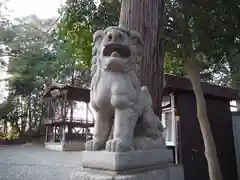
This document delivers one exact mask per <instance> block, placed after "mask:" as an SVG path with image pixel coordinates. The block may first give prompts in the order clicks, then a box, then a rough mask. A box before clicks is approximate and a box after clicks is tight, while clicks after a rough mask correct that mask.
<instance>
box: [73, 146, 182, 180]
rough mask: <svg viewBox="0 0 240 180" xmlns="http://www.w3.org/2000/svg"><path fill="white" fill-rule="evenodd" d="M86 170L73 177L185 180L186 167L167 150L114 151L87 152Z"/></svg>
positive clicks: (77, 179) (89, 179) (78, 179)
mask: <svg viewBox="0 0 240 180" xmlns="http://www.w3.org/2000/svg"><path fill="white" fill-rule="evenodd" d="M82 165H83V170H82V171H80V172H75V173H73V174H72V176H71V180H184V176H183V169H182V167H181V166H179V165H174V164H173V158H172V152H171V151H170V150H167V149H158V150H144V151H131V152H124V153H114V152H107V151H96V152H93V151H84V152H83V154H82Z"/></svg>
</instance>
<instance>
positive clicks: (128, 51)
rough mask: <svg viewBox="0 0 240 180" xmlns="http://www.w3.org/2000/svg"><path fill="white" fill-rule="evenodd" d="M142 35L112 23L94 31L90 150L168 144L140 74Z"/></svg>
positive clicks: (158, 146) (156, 146)
mask: <svg viewBox="0 0 240 180" xmlns="http://www.w3.org/2000/svg"><path fill="white" fill-rule="evenodd" d="M142 47H143V43H142V39H141V35H140V34H139V33H137V32H133V31H129V30H126V29H124V28H121V27H108V28H106V29H105V30H99V31H97V32H96V33H95V34H94V35H93V51H92V52H93V54H92V55H93V58H92V68H91V69H92V81H91V92H90V103H91V106H92V107H93V109H94V110H95V114H96V117H95V125H94V135H93V139H92V140H90V141H87V143H86V150H89V151H96V150H103V149H105V150H107V151H112V152H123V151H130V150H136V149H155V148H162V147H165V139H164V137H163V135H162V131H163V128H162V124H161V122H160V120H159V118H158V117H157V116H156V115H155V114H154V112H153V110H152V107H151V106H152V99H151V96H150V94H149V92H148V88H147V87H146V86H142V87H141V82H140V80H139V79H138V77H137V75H136V71H137V70H138V69H137V68H138V65H139V61H137V59H138V58H139V53H140V52H141V51H142Z"/></svg>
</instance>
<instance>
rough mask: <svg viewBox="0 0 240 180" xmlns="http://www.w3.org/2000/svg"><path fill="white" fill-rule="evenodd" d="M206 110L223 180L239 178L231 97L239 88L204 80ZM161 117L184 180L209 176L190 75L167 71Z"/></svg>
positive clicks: (234, 96)
mask: <svg viewBox="0 0 240 180" xmlns="http://www.w3.org/2000/svg"><path fill="white" fill-rule="evenodd" d="M202 89H203V92H204V95H205V99H206V105H207V113H208V118H209V121H210V125H211V129H212V133H213V136H214V140H215V143H216V148H217V154H218V157H219V161H220V166H221V172H222V174H223V180H230V179H231V180H238V174H237V165H236V153H235V147H234V135H233V126H232V113H231V111H230V101H231V100H237V99H239V94H238V91H237V90H234V89H231V88H225V87H220V86H215V85H211V84H208V83H202ZM164 95H165V96H164V98H163V114H162V121H163V124H164V125H165V126H166V131H165V137H166V142H167V146H168V147H169V148H172V149H173V152H174V157H175V162H176V163H177V164H182V165H183V168H184V176H185V180H193V179H194V180H209V176H208V166H207V161H206V158H205V155H204V144H203V138H202V134H201V130H200V126H199V123H198V120H197V109H196V100H195V95H194V93H193V89H192V85H191V83H190V81H189V79H187V78H183V77H177V76H173V75H169V74H165V89H164Z"/></svg>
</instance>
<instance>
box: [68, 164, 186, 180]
mask: <svg viewBox="0 0 240 180" xmlns="http://www.w3.org/2000/svg"><path fill="white" fill-rule="evenodd" d="M71 180H184V175H183V169H182V167H181V166H180V165H171V166H167V167H164V168H160V169H156V170H151V171H145V172H138V173H134V174H127V175H108V174H105V172H104V171H100V172H98V173H96V172H94V171H93V172H91V171H88V172H87V171H86V172H84V171H80V172H79V171H76V172H74V173H73V174H72V176H71Z"/></svg>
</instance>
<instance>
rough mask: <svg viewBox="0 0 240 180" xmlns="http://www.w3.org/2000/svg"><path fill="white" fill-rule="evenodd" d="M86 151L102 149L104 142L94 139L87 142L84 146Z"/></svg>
mask: <svg viewBox="0 0 240 180" xmlns="http://www.w3.org/2000/svg"><path fill="white" fill-rule="evenodd" d="M85 149H86V151H98V150H102V149H104V142H102V141H98V140H96V139H93V140H90V141H87V142H86V144H85Z"/></svg>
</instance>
